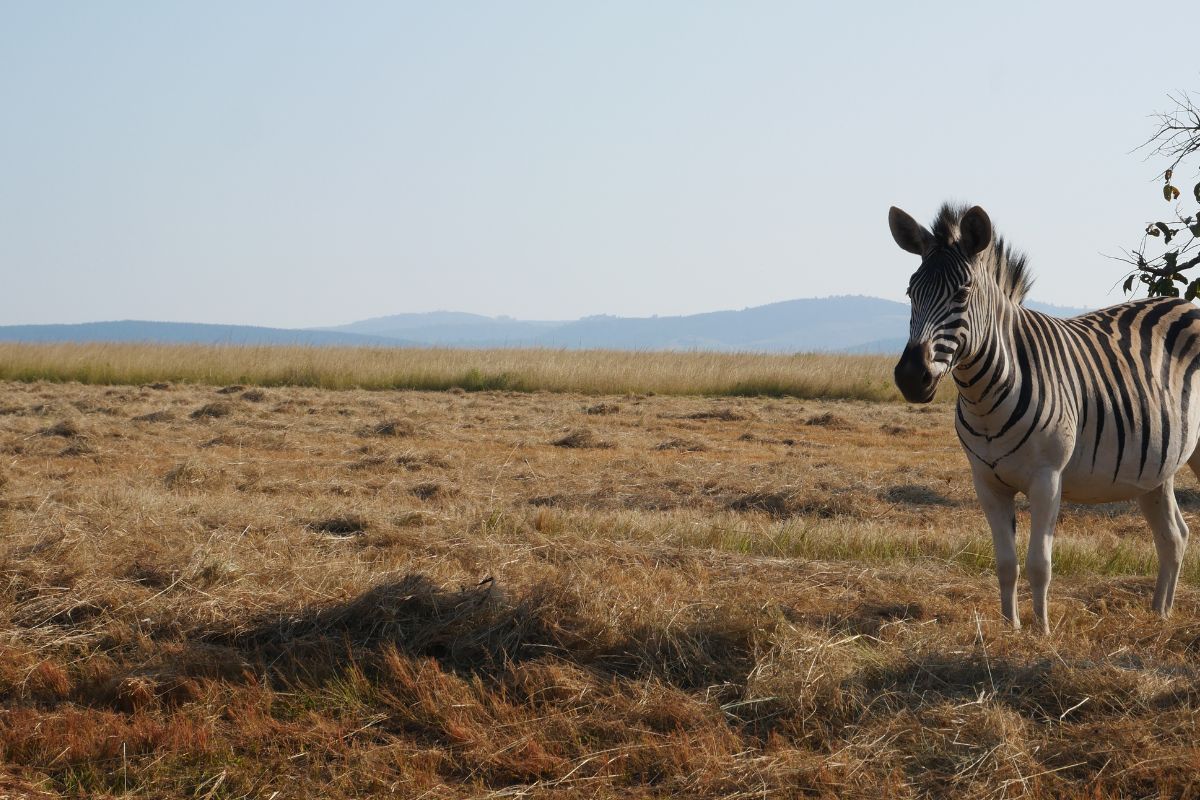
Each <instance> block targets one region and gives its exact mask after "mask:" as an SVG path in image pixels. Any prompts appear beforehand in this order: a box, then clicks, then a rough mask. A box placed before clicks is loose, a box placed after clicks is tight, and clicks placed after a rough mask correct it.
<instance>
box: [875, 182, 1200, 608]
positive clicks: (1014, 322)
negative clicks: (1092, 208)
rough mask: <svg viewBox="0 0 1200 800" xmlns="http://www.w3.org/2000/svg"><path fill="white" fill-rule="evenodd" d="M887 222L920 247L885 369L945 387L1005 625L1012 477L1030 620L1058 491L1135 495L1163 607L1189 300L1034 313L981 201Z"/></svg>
mask: <svg viewBox="0 0 1200 800" xmlns="http://www.w3.org/2000/svg"><path fill="white" fill-rule="evenodd" d="M889 222H890V225H891V229H892V235H893V237H894V238H895V240H896V242H897V244H899V245H900V247H902V248H903V249H905V250H907V251H909V252H912V253H914V254H916V255H919V256H921V259H922V261H921V266H920V267H919V268H918V269H917V271H916V272H915V273H914V274H913V276H912V279H911V282H910V285H909V296H910V298H911V300H912V319H911V326H910V330H909V341H908V346H907V347H906V348H905V351H904V354H903V355H902V356H901V358H900V361H899V363H898V364H897V365H896V383H897V386H898V387H899V388H900V390H901V392H902V393H903V394H904V396H905V398H906V399H908V400H909V401H911V402H928V401H930V400H932V399H933V396H934V393H935V392H936V390H937V386H938V383H939V381H940V380H941V379H942V378H943V377H944V376H945V375H946V374H950V375H951V377H952V379H953V380H954V382H955V384H956V386H957V388H958V395H959V397H958V404H957V408H956V412H955V414H956V423H955V427H956V429H957V432H958V437H959V440H960V442H961V443H962V447H963V450H964V451H965V452H966V454H967V458H968V460H969V462H970V465H971V469H972V474H973V478H974V482H975V488H976V492H977V494H978V496H979V499H980V502H981V504H982V506H983V509H984V513H985V514H986V516H987V518H988V521H989V523H990V526H991V528H992V537H993V543H994V545H995V548H996V563H997V571H998V573H999V579H1000V600H1001V612H1002V613H1003V614H1004V616H1005V617H1006V618H1007V619H1009V620H1010V621H1011V622H1012V623H1013V624H1014V625H1015V626H1017V627H1019V626H1020V621H1019V616H1018V613H1017V604H1016V589H1015V587H1016V581H1017V572H1018V566H1017V558H1016V541H1015V534H1016V518H1015V514H1014V502H1013V501H1014V495H1015V493H1017V492H1021V493H1024V494H1025V495H1026V496H1027V497H1028V498H1029V504H1030V517H1031V531H1030V541H1029V552H1028V554H1027V556H1026V571H1027V573H1028V575H1029V580H1030V584H1031V588H1032V591H1033V607H1034V617H1035V620H1036V622H1037V623H1038V624H1039V625H1040V627H1041V628H1042V629H1043V630H1048V629H1049V618H1048V614H1047V608H1046V595H1047V590H1048V586H1049V583H1050V573H1051V565H1050V555H1051V545H1052V542H1053V532H1054V526H1055V522H1056V520H1057V516H1058V510H1059V505H1060V503H1061V501H1062V500H1063V499H1067V500H1071V501H1074V502H1083V503H1103V502H1110V501H1114V500H1128V499H1134V498H1136V499H1137V500H1138V503H1139V505H1140V506H1141V509H1142V511H1143V514H1144V515H1145V516H1146V519H1147V521H1148V522H1149V525H1150V528H1151V531H1152V532H1153V534H1154V539H1155V545H1156V549H1157V552H1158V557H1159V575H1158V583H1157V585H1156V588H1155V595H1154V600H1153V607H1154V609H1155V610H1156V611H1158V612H1159V613H1160V614H1163V615H1164V616H1165V615H1166V614H1167V613H1169V611H1170V608H1171V604H1172V602H1173V598H1174V592H1175V585H1176V582H1177V580H1178V576H1179V568H1180V565H1181V563H1182V559H1183V553H1184V549H1185V548H1186V546H1187V536H1188V530H1187V525H1186V523H1185V521H1184V519H1183V515H1182V514H1181V513H1180V511H1179V508H1178V505H1177V504H1176V502H1175V495H1174V491H1173V481H1174V475H1175V473H1176V472H1177V471H1178V470H1179V468H1180V467H1182V466H1183V464H1185V463H1188V464H1189V465H1190V466H1191V467H1192V469H1193V470H1198V472H1197V474H1200V459H1198V457H1197V454H1196V448H1197V440H1198V438H1200V393H1197V392H1194V391H1193V389H1194V388H1195V384H1196V381H1197V379H1198V377H1200V376H1198V374H1197V372H1198V370H1200V308H1197V307H1196V306H1194V305H1193V304H1191V303H1189V302H1185V301H1182V300H1178V299H1174V298H1152V299H1146V300H1137V301H1133V302H1129V303H1124V304H1121V305H1117V306H1113V307H1111V308H1106V309H1103V310H1100V311H1094V312H1092V313H1089V314H1084V315H1082V316H1078V317H1074V318H1072V319H1057V318H1054V317H1049V316H1047V315H1045V314H1040V313H1038V312H1036V311H1033V310H1030V309H1028V308H1025V307H1023V306H1022V305H1021V303H1022V301H1023V300H1024V298H1025V295H1026V293H1027V292H1028V289H1029V285H1030V278H1029V275H1028V271H1027V269H1026V265H1025V260H1024V258H1023V257H1022V256H1020V255H1019V254H1017V253H1015V252H1014V251H1012V250H1011V249H1010V248H1008V247H1007V246H1006V245H1005V244H1004V242H1003V241H1002V240H1000V239H999V238H997V237H994V236H993V232H992V225H991V221H990V219H989V218H988V216H987V214H986V213H985V212H984V211H983V209H981V208H979V207H974V208H970V209H966V208H956V207H951V206H945V207H943V208H942V210H941V211H940V212H939V214H938V216H937V219H936V220H935V221H934V224H933V226H932V230H928V229H926V228H924V227H922V226H921V225H919V224H918V223H917V222H916V221H915V220H913V219H912V217H910V216H909V215H907V214H905V213H904V212H903V211H901V210H899V209H897V208H893V209H892V210H891V213H890V215H889Z"/></svg>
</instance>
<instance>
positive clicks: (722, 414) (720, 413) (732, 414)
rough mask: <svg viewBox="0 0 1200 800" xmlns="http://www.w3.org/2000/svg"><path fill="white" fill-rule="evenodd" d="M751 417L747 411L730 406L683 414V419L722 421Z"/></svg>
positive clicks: (736, 420)
mask: <svg viewBox="0 0 1200 800" xmlns="http://www.w3.org/2000/svg"><path fill="white" fill-rule="evenodd" d="M749 418H750V416H749V415H748V414H746V413H745V412H743V411H737V410H735V409H732V408H728V407H724V408H714V409H708V410H705V411H695V412H693V413H691V414H684V415H683V416H682V419H713V420H720V421H721V422H740V421H742V420H746V419H749Z"/></svg>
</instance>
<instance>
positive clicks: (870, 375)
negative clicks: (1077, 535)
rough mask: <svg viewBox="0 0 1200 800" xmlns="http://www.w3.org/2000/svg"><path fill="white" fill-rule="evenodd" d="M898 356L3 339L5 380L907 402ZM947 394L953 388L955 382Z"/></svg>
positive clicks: (0, 363) (0, 369)
mask: <svg viewBox="0 0 1200 800" xmlns="http://www.w3.org/2000/svg"><path fill="white" fill-rule="evenodd" d="M894 363H895V359H894V358H891V357H884V356H865V355H837V354H828V353H825V354H822V353H801V354H797V355H769V354H763V353H711V352H667V351H658V352H632V351H620V350H549V349H542V350H539V349H509V350H465V349H463V350H455V349H445V348H401V347H383V348H366V347H358V348H345V347H341V348H339V347H278V346H260V347H255V346H243V345H161V344H105V343H91V344H76V343H65V344H25V343H14V342H0V380H11V381H30V380H50V381H76V382H79V383H89V384H141V383H157V382H160V381H172V382H182V383H191V384H196V383H207V384H213V385H217V386H221V385H227V384H235V383H249V384H255V385H257V386H305V387H314V388H321V389H424V390H438V389H464V390H466V391H481V390H492V391H555V392H582V393H585V394H625V393H630V392H637V393H646V392H656V393H658V394H673V395H728V396H742V397H761V396H775V397H778V396H788V397H824V398H829V397H836V398H846V399H858V400H900V393H899V392H898V391H897V390H896V387H895V385H894V384H893V383H892V366H893V364H894ZM942 395H943V399H947V398H949V397H950V396H951V392H950V391H949V390H948V391H946V392H943V393H942Z"/></svg>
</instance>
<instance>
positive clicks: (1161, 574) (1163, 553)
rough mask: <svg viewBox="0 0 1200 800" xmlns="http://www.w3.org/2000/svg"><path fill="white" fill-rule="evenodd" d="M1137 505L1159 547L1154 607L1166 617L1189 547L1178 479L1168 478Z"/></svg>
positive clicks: (1140, 498) (1142, 497) (1173, 598)
mask: <svg viewBox="0 0 1200 800" xmlns="http://www.w3.org/2000/svg"><path fill="white" fill-rule="evenodd" d="M1138 505H1139V506H1140V507H1141V509H1142V514H1143V515H1145V517H1146V522H1148V523H1150V531H1151V532H1152V533H1153V534H1154V549H1155V550H1156V551H1158V582H1157V583H1156V584H1155V585H1154V603H1153V608H1154V610H1155V612H1157V613H1158V614H1159V615H1161V616H1163V617H1166V616H1167V615H1168V614H1170V613H1171V605H1172V604H1173V603H1174V601H1175V584H1176V583H1178V581H1179V568H1180V567H1181V566H1183V552H1184V550H1185V549H1186V548H1187V537H1188V529H1187V523H1186V522H1184V521H1183V514H1181V513H1180V512H1179V505H1178V504H1177V503H1176V502H1175V479H1174V477H1170V478H1167V481H1166V483H1164V484H1163V485H1162V486H1160V487H1158V488H1157V489H1154V490H1153V491H1150V492H1147V493H1146V494H1144V495H1142V496H1141V497H1139V498H1138Z"/></svg>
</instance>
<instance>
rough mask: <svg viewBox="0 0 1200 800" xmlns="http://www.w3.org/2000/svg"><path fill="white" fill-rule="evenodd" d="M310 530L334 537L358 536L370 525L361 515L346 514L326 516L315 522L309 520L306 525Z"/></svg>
mask: <svg viewBox="0 0 1200 800" xmlns="http://www.w3.org/2000/svg"><path fill="white" fill-rule="evenodd" d="M307 527H308V528H309V529H310V530H313V531H317V532H319V533H324V534H328V535H330V536H334V537H344V536H358V535H360V534H363V533H366V531H367V528H368V527H370V526H369V524H368V522H367V520H366V519H364V518H363V517H360V516H357V515H354V514H348V515H344V516H336V517H327V518H325V519H320V520H317V521H315V522H310V523H309V524H308V526H307Z"/></svg>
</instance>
